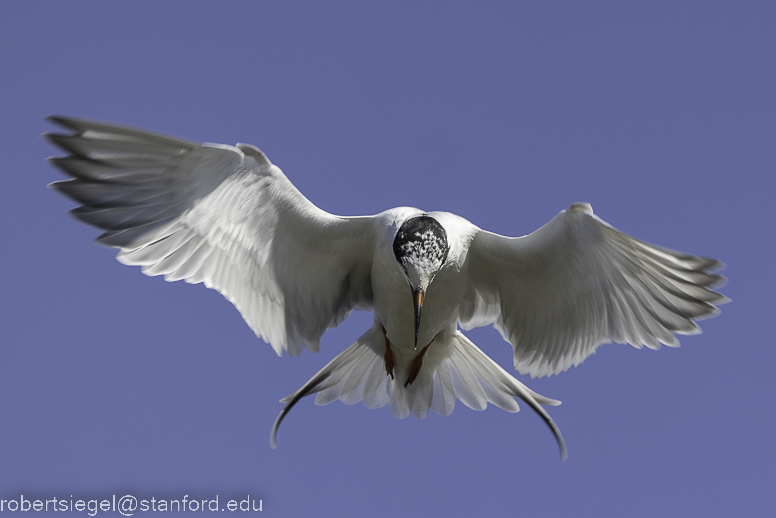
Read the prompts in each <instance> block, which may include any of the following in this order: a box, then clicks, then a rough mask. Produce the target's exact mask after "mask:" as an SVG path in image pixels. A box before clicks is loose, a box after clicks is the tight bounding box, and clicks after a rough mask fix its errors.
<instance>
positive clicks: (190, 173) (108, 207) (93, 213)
mask: <svg viewBox="0 0 776 518" xmlns="http://www.w3.org/2000/svg"><path fill="white" fill-rule="evenodd" d="M51 120H52V121H53V122H55V123H57V124H59V125H61V126H64V127H65V128H67V129H69V130H71V132H70V133H67V134H56V133H55V134H46V135H45V136H46V137H47V138H48V139H49V140H50V141H51V142H52V143H54V144H55V145H57V146H58V147H60V148H62V149H63V150H65V151H66V152H68V153H69V156H66V157H57V158H52V159H50V160H51V161H52V162H53V164H54V165H56V166H57V167H58V168H60V169H61V170H62V171H64V172H65V173H66V174H67V175H69V176H71V177H72V179H69V180H64V181H60V182H55V183H53V184H52V185H51V186H52V187H53V188H55V189H56V190H58V191H59V192H61V193H63V194H65V195H67V196H69V197H70V198H72V199H73V200H75V201H77V202H78V203H80V204H82V205H81V206H80V207H78V208H76V209H74V210H73V211H72V214H73V215H74V216H75V217H76V218H77V219H79V220H81V221H83V222H84V223H88V224H90V225H94V226H96V227H99V228H101V229H102V230H103V231H104V233H103V234H102V235H100V236H99V237H98V238H97V241H98V243H100V244H103V245H107V246H110V247H115V248H118V249H120V252H119V254H118V260H119V261H121V262H122V263H124V264H130V265H140V266H142V268H143V272H144V273H145V274H147V275H164V276H165V279H166V280H168V281H176V280H180V279H184V280H185V281H186V282H189V283H192V284H196V283H200V282H204V283H205V286H207V287H209V288H213V289H216V290H218V291H219V292H220V293H222V294H223V295H224V296H225V297H226V298H227V299H228V300H229V301H231V302H232V303H233V304H234V305H235V306H236V307H237V309H238V310H239V311H240V313H241V314H242V316H243V318H244V319H245V321H246V322H247V323H248V325H249V326H250V327H251V329H253V331H254V332H255V333H256V335H257V336H259V337H261V338H263V339H264V340H265V341H267V342H269V343H270V344H271V345H272V347H273V348H274V350H275V351H276V352H277V353H278V355H280V354H282V351H283V350H287V351H288V353H289V354H290V355H297V354H299V353H300V352H301V349H302V347H305V348H307V349H309V350H311V351H317V350H318V343H319V340H320V337H321V335H322V334H323V332H324V331H325V330H326V329H327V328H329V327H332V326H336V325H337V324H339V323H340V322H341V321H342V320H344V319H345V318H346V317H347V315H348V314H349V312H350V311H351V310H352V309H370V308H371V298H372V294H371V281H370V271H371V263H372V253H373V250H374V240H375V235H376V232H375V222H374V218H372V217H353V218H348V217H340V216H334V215H331V214H329V213H327V212H324V211H322V210H321V209H319V208H318V207H316V206H315V205H313V204H312V203H310V201H308V200H307V199H306V198H305V197H304V196H303V195H302V194H301V193H300V192H299V191H298V190H297V189H296V188H295V187H294V186H293V185H292V184H291V182H290V181H289V180H288V178H286V176H285V175H284V174H283V172H282V171H281V170H280V169H279V168H278V167H277V166H275V165H273V164H272V163H271V162H270V161H269V160H268V159H267V157H266V156H265V155H264V154H263V153H262V152H261V151H259V150H258V149H256V148H255V147H253V146H250V145H246V144H237V146H236V147H233V146H224V145H218V144H207V143H206V144H199V143H196V142H190V141H187V140H181V139H177V138H170V137H166V136H162V135H157V134H154V133H149V132H146V131H141V130H135V129H129V128H125V127H121V126H114V125H108V124H102V123H96V122H91V121H84V120H79V119H72V118H63V117H52V118H51Z"/></svg>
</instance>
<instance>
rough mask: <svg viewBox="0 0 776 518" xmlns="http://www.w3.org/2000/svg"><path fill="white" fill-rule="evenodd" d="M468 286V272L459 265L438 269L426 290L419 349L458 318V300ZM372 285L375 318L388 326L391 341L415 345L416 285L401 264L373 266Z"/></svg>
mask: <svg viewBox="0 0 776 518" xmlns="http://www.w3.org/2000/svg"><path fill="white" fill-rule="evenodd" d="M387 266H393V265H390V264H388V265H387ZM376 269H377V270H378V271H375V270H376ZM394 270H395V271H394ZM464 287H465V279H464V276H463V274H462V273H461V272H460V271H458V270H456V269H455V268H452V267H442V269H441V270H440V271H439V272H438V273H437V275H436V277H435V278H434V280H433V281H432V282H431V284H430V285H429V287H428V289H427V290H426V297H425V300H424V302H423V310H422V311H421V318H420V329H419V332H418V349H420V348H422V347H424V346H425V345H427V344H428V343H429V342H430V341H431V340H432V339H433V338H434V337H435V336H436V335H437V334H438V333H439V332H440V331H442V330H443V329H445V328H447V327H449V326H450V324H452V323H454V322H455V321H456V320H457V319H458V304H459V303H460V300H461V297H462V296H463V292H464ZM372 289H373V293H374V299H373V308H374V312H375V318H376V320H378V321H379V322H380V323H382V325H383V327H384V328H385V332H386V336H387V337H388V340H390V342H391V345H392V346H395V347H400V348H403V349H414V348H415V316H414V309H413V300H412V289H411V288H410V285H409V283H408V282H407V280H406V279H405V278H404V276H403V275H402V274H401V272H400V271H399V270H398V268H395V267H393V268H390V269H389V268H379V267H378V268H373V271H372Z"/></svg>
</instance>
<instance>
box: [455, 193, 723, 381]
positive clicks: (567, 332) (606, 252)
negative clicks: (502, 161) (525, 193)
mask: <svg viewBox="0 0 776 518" xmlns="http://www.w3.org/2000/svg"><path fill="white" fill-rule="evenodd" d="M468 262H469V267H468V278H469V280H468V285H467V289H466V292H465V295H464V298H463V301H462V303H461V312H460V318H459V320H460V323H461V327H463V328H464V329H471V328H472V327H477V326H482V325H487V324H491V323H492V324H494V325H495V327H496V328H497V329H498V330H499V331H500V332H501V335H502V336H503V337H504V339H505V340H507V341H509V342H510V343H511V344H512V346H513V348H514V353H515V354H514V362H515V369H517V370H518V371H520V373H522V374H526V373H530V374H531V375H532V376H546V375H550V374H557V373H559V372H562V371H564V370H566V369H568V368H569V367H571V366H572V365H578V364H580V363H581V362H582V361H583V360H584V359H585V358H587V357H588V356H590V355H591V354H592V353H593V352H594V351H595V349H596V348H597V347H598V346H599V345H601V344H604V343H609V342H617V343H626V342H627V343H629V344H631V345H633V346H635V347H637V348H641V347H642V346H644V345H646V346H647V347H649V348H651V349H657V348H659V347H660V343H663V344H666V345H669V346H678V345H679V342H678V341H677V339H676V337H675V336H674V334H675V333H676V334H696V333H699V332H700V328H699V327H698V326H697V324H695V322H694V321H695V320H699V319H702V318H707V317H710V316H714V315H716V314H717V313H718V312H719V310H718V309H717V308H716V307H715V306H714V304H720V303H723V302H727V299H726V298H725V297H723V296H722V295H720V294H718V293H715V292H714V291H712V290H711V289H710V288H712V287H714V286H715V285H717V284H720V283H721V282H722V281H723V280H724V277H722V276H721V275H717V274H712V273H709V271H710V270H714V269H718V268H721V267H722V263H720V262H719V261H716V260H714V259H706V258H702V257H696V256H692V255H687V254H682V253H679V252H674V251H671V250H666V249H665V248H660V247H657V246H654V245H651V244H649V243H645V242H644V241H640V240H638V239H635V238H633V237H631V236H628V235H626V234H623V233H622V232H619V231H618V230H616V229H614V228H613V227H611V226H610V225H609V224H607V223H606V222H604V221H602V220H601V219H599V218H598V217H597V216H595V215H594V214H593V210H592V208H591V207H590V205H589V204H586V203H578V204H574V205H572V206H571V207H569V209H568V210H566V211H562V212H561V213H560V214H558V215H557V216H556V217H555V218H553V219H552V221H550V222H549V223H547V224H546V225H545V226H543V227H542V228H540V229H539V230H537V231H536V232H534V233H532V234H530V235H528V236H524V237H518V238H508V237H503V236H499V235H496V234H493V233H490V232H485V231H480V232H479V233H478V234H477V235H476V236H475V237H474V240H473V241H472V243H471V247H470V248H469V256H468Z"/></svg>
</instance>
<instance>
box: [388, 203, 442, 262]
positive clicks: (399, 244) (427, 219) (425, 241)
mask: <svg viewBox="0 0 776 518" xmlns="http://www.w3.org/2000/svg"><path fill="white" fill-rule="evenodd" d="M449 250H450V246H449V245H448V243H447V232H445V229H444V228H443V227H442V225H440V224H439V222H438V221H437V220H435V219H434V218H432V217H431V216H428V215H426V214H422V215H420V216H415V217H413V218H409V219H408V220H406V221H405V222H404V223H403V224H402V226H401V227H400V228H399V232H397V233H396V237H395V238H394V240H393V253H394V255H395V256H396V260H397V261H398V262H399V264H401V265H402V267H403V268H404V269H405V271H406V270H415V271H417V272H428V273H429V274H430V275H431V276H432V277H433V274H434V273H436V272H437V270H439V268H441V267H442V265H443V264H444V263H445V261H446V260H447V253H448V251H449Z"/></svg>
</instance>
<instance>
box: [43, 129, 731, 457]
mask: <svg viewBox="0 0 776 518" xmlns="http://www.w3.org/2000/svg"><path fill="white" fill-rule="evenodd" d="M51 120H52V121H53V122H55V123H57V124H59V125H60V126H63V127H64V128H66V129H67V130H69V131H68V132H66V133H54V134H46V137H47V138H48V139H49V140H50V141H51V142H52V143H53V144H55V145H56V146H58V147H60V148H61V149H63V150H65V151H66V152H67V153H68V155H67V156H65V157H59V158H53V159H51V160H52V162H53V164H54V165H56V166H57V167H58V168H60V169H61V170H62V171H63V172H64V173H66V174H67V175H68V176H70V177H71V178H70V179H68V180H65V181H61V182H55V183H54V184H52V187H54V188H55V189H57V190H58V191H60V192H61V193H63V194H65V195H67V196H69V197H70V198H72V199H74V200H75V201H76V202H78V203H79V204H80V206H79V207H78V208H76V209H74V210H73V211H72V213H73V215H74V216H75V217H76V218H77V219H79V220H81V221H83V222H85V223H88V224H90V225H93V226H96V227H98V228H100V229H102V230H103V234H101V235H100V237H99V238H98V242H99V243H101V244H103V245H107V246H111V247H114V248H117V249H119V254H118V259H119V260H120V261H121V262H123V263H125V264H130V265H140V266H141V267H142V268H143V272H144V273H146V274H147V275H164V276H165V279H166V280H168V281H173V280H181V279H183V280H185V281H186V282H189V283H193V284H196V283H200V282H203V283H204V284H205V285H206V286H207V287H209V288H213V289H216V290H218V291H219V292H220V293H222V294H223V295H224V296H225V297H226V298H227V299H228V300H229V301H230V302H232V303H233V304H234V305H235V306H236V307H237V309H238V310H239V311H240V313H241V314H242V316H243V318H244V319H245V320H246V322H247V323H248V325H249V326H250V327H251V328H252V329H253V331H254V332H255V333H256V335H257V336H258V337H260V338H262V339H264V340H265V341H267V342H268V343H270V344H271V345H272V347H273V348H274V350H275V351H276V352H277V353H278V355H281V354H282V352H283V351H287V352H288V353H289V354H290V355H297V354H299V353H300V352H301V350H302V349H303V348H306V349H309V350H311V351H314V352H316V351H317V350H318V344H319V341H320V338H321V335H322V334H323V333H324V332H325V330H326V329H327V328H329V327H333V326H336V325H338V324H339V323H340V322H341V321H342V320H344V319H345V318H347V316H348V314H349V313H350V311H352V310H354V309H361V310H371V311H373V313H374V324H373V326H372V327H371V328H370V329H369V330H368V331H367V332H366V333H364V335H362V336H361V338H359V339H358V340H357V341H356V342H355V343H354V344H353V345H351V346H350V347H349V348H347V349H346V350H345V351H344V352H342V353H341V354H339V355H338V356H337V357H335V358H334V359H333V360H332V361H331V362H330V363H329V364H328V365H327V366H326V367H324V368H323V369H322V370H321V371H320V372H319V373H317V374H316V375H315V376H314V377H313V378H312V379H311V380H310V381H308V382H307V384H305V385H304V386H303V387H302V388H300V389H299V390H298V391H296V392H294V393H293V394H291V395H290V396H288V397H287V398H285V399H284V400H283V402H286V403H287V405H286V407H285V408H284V409H283V411H282V412H281V413H280V415H279V416H278V418H277V420H276V422H275V426H274V427H273V430H272V444H273V445H274V440H275V433H276V431H277V426H278V425H279V424H280V421H281V420H282V419H283V417H284V416H285V415H286V413H287V412H288V411H289V410H290V409H291V407H293V405H294V404H295V403H296V402H297V401H299V400H300V399H301V398H302V397H304V396H307V395H310V394H313V393H317V394H318V395H317V398H316V403H318V404H326V403H329V402H331V401H334V400H336V399H339V400H341V401H343V402H345V403H347V404H353V403H356V402H358V401H364V403H365V405H366V406H367V407H369V408H379V407H382V406H385V405H390V407H391V410H392V412H393V413H394V414H395V415H396V416H397V417H406V416H408V415H409V414H413V415H415V416H416V417H418V418H423V417H425V415H426V414H427V413H428V411H429V410H432V411H434V412H436V413H438V414H440V415H447V414H449V413H450V412H451V411H452V410H453V407H454V405H455V401H456V400H459V401H462V402H463V403H464V404H465V405H467V406H468V407H470V408H473V409H477V410H482V409H484V408H485V407H486V406H487V403H488V402H490V403H492V404H495V405H497V406H499V407H501V408H504V409H505V410H507V411H510V412H515V411H517V410H518V406H517V402H516V400H515V398H520V399H522V400H523V401H524V402H525V403H526V404H528V405H529V406H531V408H533V409H534V410H535V411H536V412H537V413H538V414H539V415H540V416H541V417H542V419H544V421H545V422H546V423H547V424H548V426H550V428H551V429H552V431H553V433H554V434H555V436H556V439H557V441H558V444H559V446H560V448H561V453H562V455H563V456H564V457H565V446H564V445H563V440H562V438H561V435H560V432H559V430H558V428H557V426H556V425H555V423H554V422H553V421H552V419H551V418H550V417H549V415H548V414H547V413H546V411H545V410H544V409H543V408H542V405H556V404H559V402H558V401H555V400H552V399H549V398H545V397H543V396H540V395H538V394H536V393H535V392H532V391H531V390H530V389H528V388H527V387H525V386H524V385H523V384H522V383H520V382H519V381H517V380H516V379H515V378H514V377H512V376H511V375H510V374H508V373H507V372H506V371H505V370H504V369H502V368H501V367H500V366H498V365H497V364H496V363H495V362H493V361H492V360H491V359H490V358H488V356H487V355H485V354H484V353H483V352H482V351H481V350H480V349H479V348H477V347H476V346H475V345H474V344H473V343H472V342H471V341H469V340H468V339H467V338H466V337H465V336H464V335H463V334H462V333H461V331H460V330H459V328H461V329H463V330H467V329H471V328H473V327H478V326H484V325H493V326H494V327H495V328H496V329H497V330H498V331H499V332H500V333H501V335H502V337H503V338H504V339H505V340H506V341H508V342H509V343H510V344H511V345H512V349H513V353H514V367H515V369H516V370H518V371H519V372H520V373H522V374H531V375H532V376H546V375H551V374H557V373H560V372H562V371H564V370H566V369H568V368H569V367H571V366H572V365H578V364H579V363H581V362H582V361H584V359H585V358H587V357H588V356H590V354H592V353H593V352H594V351H595V349H596V348H597V347H598V346H600V345H601V344H604V343H609V342H618V343H629V344H631V345H633V346H634V347H637V348H640V347H642V346H647V347H649V348H652V349H657V348H659V347H660V344H666V345H669V346H677V345H678V341H677V339H676V335H677V334H695V333H698V332H700V329H699V327H698V326H697V324H696V323H695V321H697V320H700V319H703V318H707V317H710V316H713V315H715V314H717V312H718V310H717V308H716V307H715V305H718V304H721V303H724V302H726V301H727V299H725V297H723V296H722V295H720V294H718V293H716V292H715V291H713V290H712V288H713V287H715V286H717V285H719V284H721V283H722V281H723V280H724V278H723V277H722V276H721V275H718V274H715V273H711V272H712V271H714V270H716V269H719V268H721V267H722V264H721V263H720V262H718V261H716V260H713V259H706V258H702V257H697V256H693V255H688V254H682V253H679V252H674V251H672V250H668V249H664V248H660V247H657V246H654V245H651V244H649V243H645V242H643V241H640V240H638V239H635V238H633V237H631V236H628V235H627V234H624V233H622V232H620V231H618V230H616V229H615V228H613V227H612V226H610V225H609V224H607V223H605V222H604V221H602V220H601V219H599V218H598V217H597V216H596V215H594V214H593V211H592V208H591V207H590V205H588V204H584V203H577V204H573V205H571V206H570V207H569V208H568V209H567V210H565V211H561V212H560V213H559V214H558V215H557V216H556V217H555V218H553V219H552V220H551V221H550V222H549V223H548V224H547V225H545V226H544V227H542V228H540V229H539V230H537V231H535V232H533V233H532V234H530V235H527V236H523V237H518V238H509V237H504V236H499V235H497V234H493V233H490V232H487V231H484V230H481V229H479V228H478V227H476V226H474V225H472V224H471V223H469V222H468V221H466V220H464V219H463V218H460V217H458V216H455V215H453V214H450V213H445V212H423V211H420V210H418V209H411V208H406V207H401V208H397V209H391V210H388V211H385V212H383V213H380V214H377V215H374V216H363V217H341V216H335V215H332V214H329V213H326V212H324V211H322V210H320V209H319V208H318V207H316V206H315V205H313V204H312V203H311V202H310V201H308V200H307V199H306V198H305V197H304V196H303V195H302V194H301V193H300V192H299V191H298V190H296V188H295V187H294V186H293V185H292V184H291V182H289V180H288V179H287V178H286V176H285V175H284V174H283V172H282V171H281V170H280V169H279V168H278V167H277V166H275V165H273V164H272V163H271V162H270V161H269V159H267V157H266V156H265V155H264V154H263V153H262V152H261V151H259V150H258V149H257V148H255V147H253V146H250V145H247V144H237V146H234V147H233V146H225V145H218V144H200V143H196V142H191V141H187V140H182V139H177V138H171V137H166V136H162V135H157V134H154V133H149V132H146V131H142V130H135V129H130V128H125V127H121V126H114V125H109V124H102V123H96V122H91V121H84V120H80V119H73V118H65V117H53V118H52V119H51Z"/></svg>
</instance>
